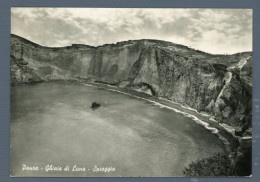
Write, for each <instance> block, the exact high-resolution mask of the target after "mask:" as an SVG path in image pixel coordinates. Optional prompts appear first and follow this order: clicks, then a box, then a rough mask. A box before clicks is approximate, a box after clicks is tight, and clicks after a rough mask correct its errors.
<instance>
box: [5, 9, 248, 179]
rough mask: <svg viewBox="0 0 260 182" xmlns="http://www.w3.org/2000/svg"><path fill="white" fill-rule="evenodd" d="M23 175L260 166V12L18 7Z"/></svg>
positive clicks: (176, 172)
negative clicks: (256, 111)
mask: <svg viewBox="0 0 260 182" xmlns="http://www.w3.org/2000/svg"><path fill="white" fill-rule="evenodd" d="M10 33H11V38H10V46H11V47H10V72H11V80H10V82H11V85H10V87H11V121H10V175H11V176H12V177H190V176H192V177H206V176H211V177H220V176H251V174H252V162H251V158H252V156H251V154H252V59H253V58H252V9H187V8H186V9H149V8H145V9H138V8H25V7H15V8H11V32H10Z"/></svg>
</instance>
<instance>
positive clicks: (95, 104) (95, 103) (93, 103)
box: [91, 102, 101, 109]
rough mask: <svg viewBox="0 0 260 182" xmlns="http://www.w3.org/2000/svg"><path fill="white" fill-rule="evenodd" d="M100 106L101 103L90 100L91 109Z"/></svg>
mask: <svg viewBox="0 0 260 182" xmlns="http://www.w3.org/2000/svg"><path fill="white" fill-rule="evenodd" d="M100 106H101V104H99V103H97V102H92V105H91V108H92V109H97V108H99V107H100Z"/></svg>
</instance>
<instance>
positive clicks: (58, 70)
mask: <svg viewBox="0 0 260 182" xmlns="http://www.w3.org/2000/svg"><path fill="white" fill-rule="evenodd" d="M251 70H252V53H251V52H245V53H239V54H234V55H211V54H207V53H205V52H201V51H198V50H195V49H190V48H188V47H186V46H182V45H177V44H174V43H171V42H165V41H159V40H133V41H125V42H119V43H116V44H106V45H103V46H98V47H92V46H87V45H81V44H73V45H72V46H68V47H62V48H49V47H43V46H40V45H37V44H35V43H33V42H30V41H28V40H26V39H23V38H21V37H18V36H16V35H12V36H11V84H12V85H20V84H25V83H33V82H39V81H49V80H84V81H89V82H101V83H108V84H113V85H116V86H119V87H127V88H130V89H134V90H137V91H140V92H144V93H147V94H150V95H154V96H157V97H162V98H166V99H169V100H172V101H175V102H178V103H180V104H183V105H186V106H189V107H192V108H194V109H196V110H198V111H204V112H207V113H209V114H211V115H213V116H214V117H215V119H216V120H217V121H219V122H223V123H226V124H228V125H230V126H233V127H235V128H236V129H237V130H241V131H242V133H241V135H248V134H249V135H250V131H251V130H250V128H251V113H252V106H251V102H252V71H251Z"/></svg>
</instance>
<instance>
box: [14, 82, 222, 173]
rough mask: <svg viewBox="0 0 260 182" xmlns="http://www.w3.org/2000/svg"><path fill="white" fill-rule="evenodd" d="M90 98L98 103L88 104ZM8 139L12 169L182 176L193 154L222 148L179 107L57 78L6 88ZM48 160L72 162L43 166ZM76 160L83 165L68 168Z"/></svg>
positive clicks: (197, 155) (195, 157)
mask: <svg viewBox="0 0 260 182" xmlns="http://www.w3.org/2000/svg"><path fill="white" fill-rule="evenodd" d="M94 101H96V102H100V103H101V104H102V106H101V107H100V108H98V109H96V110H92V109H91V108H90V106H91V103H92V102H94ZM10 139H11V141H10V142H11V146H10V149H11V153H10V154H11V160H10V162H11V175H13V176H31V175H32V176H124V177H128V176H136V177H137V176H158V177H159V176H165V177H169V176H183V173H182V170H183V169H184V167H185V166H187V165H188V164H189V163H191V161H196V160H198V159H202V158H204V157H209V156H211V155H213V154H214V153H216V152H220V151H223V150H224V148H223V145H222V143H221V142H220V140H219V139H218V138H217V136H215V135H214V134H212V133H210V132H209V131H208V130H206V129H205V128H203V127H202V126H200V125H198V124H196V123H195V122H194V121H192V120H191V119H190V118H188V117H185V116H183V115H181V114H179V113H175V112H173V111H171V110H168V109H165V108H160V107H158V106H155V105H153V104H151V103H148V102H146V101H144V100H138V99H136V98H132V97H130V96H126V95H123V94H119V93H116V92H112V91H108V90H105V89H101V88H96V87H91V86H85V85H79V84H76V83H61V82H49V83H39V84H35V85H26V86H19V87H12V88H11V135H10ZM23 164H25V165H26V166H38V168H39V169H38V171H27V170H23V167H22V165H23ZM47 165H53V166H56V167H58V166H59V167H62V168H64V167H65V166H70V170H69V171H48V172H46V171H45V168H46V166H47ZM74 165H76V166H77V168H85V170H86V171H71V169H72V167H73V166H74ZM94 166H97V167H110V166H112V167H114V168H115V171H114V172H109V173H104V172H93V168H94Z"/></svg>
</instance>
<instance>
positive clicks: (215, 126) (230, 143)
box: [80, 82, 240, 154]
mask: <svg viewBox="0 0 260 182" xmlns="http://www.w3.org/2000/svg"><path fill="white" fill-rule="evenodd" d="M80 84H82V85H85V86H91V87H97V88H103V89H106V90H108V91H112V92H117V93H120V94H124V95H127V96H130V97H134V98H137V99H141V100H144V101H147V102H149V103H151V104H153V105H155V106H158V107H161V108H166V109H169V110H172V111H174V112H177V113H180V114H182V115H184V116H186V117H189V118H191V119H192V120H193V121H194V122H196V123H197V124H199V125H201V126H203V127H204V128H205V129H206V130H208V131H210V132H211V133H212V134H215V135H216V136H217V137H218V138H219V139H220V140H221V142H222V143H223V145H224V148H225V151H226V152H227V153H228V154H230V153H231V152H232V151H234V149H236V148H237V147H238V146H239V140H240V139H239V137H238V136H235V134H234V133H233V132H231V131H230V130H228V129H227V127H225V124H224V126H223V124H221V123H218V121H216V120H214V119H213V118H212V116H210V115H209V114H206V113H199V112H198V111H197V110H196V109H193V108H190V107H186V106H184V105H181V104H179V103H176V102H174V101H171V100H167V99H164V98H157V97H154V96H150V95H148V94H145V93H142V92H138V91H136V90H132V89H130V88H120V87H117V86H112V85H109V84H102V83H88V82H85V83H84V82H82V83H80Z"/></svg>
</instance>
